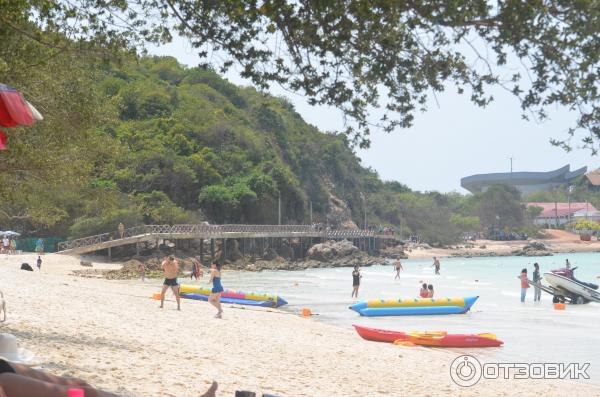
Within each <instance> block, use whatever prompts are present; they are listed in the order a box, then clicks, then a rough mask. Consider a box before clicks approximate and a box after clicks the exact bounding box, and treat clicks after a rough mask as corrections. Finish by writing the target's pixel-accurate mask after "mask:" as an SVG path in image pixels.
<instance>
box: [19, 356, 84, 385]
mask: <svg viewBox="0 0 600 397" xmlns="http://www.w3.org/2000/svg"><path fill="white" fill-rule="evenodd" d="M9 365H10V366H11V367H12V368H13V369H14V370H15V373H16V374H17V375H21V376H25V377H28V378H32V379H37V380H41V381H43V382H48V383H54V384H55V385H65V386H76V387H82V386H83V387H89V386H90V385H89V384H88V383H87V382H84V381H83V380H81V379H76V378H65V377H63V376H56V375H52V374H49V373H47V372H44V371H40V370H39V369H34V368H30V367H28V366H26V365H22V364H16V363H11V362H9Z"/></svg>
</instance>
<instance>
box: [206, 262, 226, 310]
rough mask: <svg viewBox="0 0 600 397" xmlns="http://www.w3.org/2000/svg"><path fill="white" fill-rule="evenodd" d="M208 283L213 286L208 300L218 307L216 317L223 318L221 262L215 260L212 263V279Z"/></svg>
mask: <svg viewBox="0 0 600 397" xmlns="http://www.w3.org/2000/svg"><path fill="white" fill-rule="evenodd" d="M208 283H209V284H210V283H212V285H213V287H212V290H211V293H210V296H209V297H208V302H209V303H210V304H211V305H213V306H214V307H216V308H217V314H216V315H215V318H221V316H222V315H223V308H222V307H221V293H222V292H223V285H221V264H220V263H218V262H213V263H211V265H210V279H209V280H208Z"/></svg>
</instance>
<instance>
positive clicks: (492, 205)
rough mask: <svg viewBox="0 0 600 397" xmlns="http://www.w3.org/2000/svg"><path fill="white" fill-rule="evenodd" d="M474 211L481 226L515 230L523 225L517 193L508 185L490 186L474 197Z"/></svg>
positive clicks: (521, 209)
mask: <svg viewBox="0 0 600 397" xmlns="http://www.w3.org/2000/svg"><path fill="white" fill-rule="evenodd" d="M475 205H476V211H477V214H478V216H479V219H480V220H481V224H482V226H484V227H486V228H492V229H496V230H504V229H515V228H519V227H522V226H523V225H524V223H525V214H524V208H523V205H522V204H521V195H520V193H519V191H518V190H517V189H516V188H514V187H512V186H508V185H492V186H490V187H489V188H488V189H487V190H486V191H485V192H483V193H478V194H476V195H475Z"/></svg>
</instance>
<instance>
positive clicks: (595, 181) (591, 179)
mask: <svg viewBox="0 0 600 397" xmlns="http://www.w3.org/2000/svg"><path fill="white" fill-rule="evenodd" d="M585 178H586V180H587V186H588V189H589V190H591V191H593V192H600V168H597V169H595V170H594V171H591V172H588V173H587V174H585Z"/></svg>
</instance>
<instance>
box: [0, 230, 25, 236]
mask: <svg viewBox="0 0 600 397" xmlns="http://www.w3.org/2000/svg"><path fill="white" fill-rule="evenodd" d="M2 234H4V235H5V236H9V237H12V236H20V235H21V233H17V232H13V231H12V230H7V231H5V232H2Z"/></svg>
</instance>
